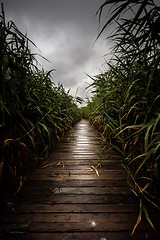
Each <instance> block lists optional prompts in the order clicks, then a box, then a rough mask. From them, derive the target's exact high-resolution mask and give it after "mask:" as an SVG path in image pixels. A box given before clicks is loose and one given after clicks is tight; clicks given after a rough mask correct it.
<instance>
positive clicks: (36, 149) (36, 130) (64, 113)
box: [0, 5, 79, 208]
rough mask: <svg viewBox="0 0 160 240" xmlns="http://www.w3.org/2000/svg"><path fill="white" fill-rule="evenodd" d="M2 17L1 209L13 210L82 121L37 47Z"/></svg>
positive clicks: (0, 109) (0, 49)
mask: <svg viewBox="0 0 160 240" xmlns="http://www.w3.org/2000/svg"><path fill="white" fill-rule="evenodd" d="M1 7H2V13H1V15H0V203H1V204H0V205H1V207H2V208H3V204H8V202H9V199H10V198H11V197H13V196H14V195H15V194H16V193H17V192H18V191H19V190H20V188H21V186H22V185H23V183H24V182H25V180H26V179H27V178H28V177H29V176H30V174H31V173H32V171H33V170H34V169H35V167H36V166H37V165H39V164H40V163H41V162H42V161H43V160H44V158H45V157H47V156H48V153H49V151H50V149H51V148H52V147H53V146H54V144H55V143H56V142H57V141H58V140H59V139H60V137H62V136H63V135H64V134H65V132H66V131H67V130H68V129H69V128H70V127H71V126H72V125H73V124H74V123H75V122H76V121H78V119H79V110H78V107H77V105H76V104H75V101H74V99H73V97H72V96H71V95H69V92H66V91H65V89H64V87H63V86H62V85H61V84H59V85H58V86H56V85H55V84H54V83H53V81H52V76H51V74H52V71H49V72H46V71H45V70H44V69H40V68H39V67H38V66H39V65H38V63H37V60H36V55H35V54H33V53H31V51H30V48H29V46H30V45H31V44H32V45H34V46H35V44H34V43H33V42H32V41H31V40H29V39H28V37H27V36H26V35H24V34H23V33H22V32H20V31H19V30H18V28H17V27H16V25H15V24H14V22H13V21H9V22H8V23H6V21H5V13H4V9H3V5H1ZM35 47H36V46H35Z"/></svg>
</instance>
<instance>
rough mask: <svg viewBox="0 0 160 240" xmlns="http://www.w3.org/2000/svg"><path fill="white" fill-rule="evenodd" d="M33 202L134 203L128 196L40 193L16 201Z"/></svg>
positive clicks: (133, 199)
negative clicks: (34, 196)
mask: <svg viewBox="0 0 160 240" xmlns="http://www.w3.org/2000/svg"><path fill="white" fill-rule="evenodd" d="M32 200H33V202H34V203H41V204H42V203H44V202H45V203H47V204H58V203H73V204H75V203H84V204H85V203H92V204H93V203H95V204H97V203H108V204H113V203H122V204H123V203H127V204H128V203H132V204H133V203H135V198H133V196H131V195H130V194H125V195H124V194H121V195H120V194H117V195H115V194H113V195H111V194H104V195H96V194H87V195H85V194H81V195H77V194H70V195H67V194H65V195H64V194H59V195H55V194H51V195H42V194H41V193H39V194H37V196H36V198H34V199H33V196H32V195H25V196H23V195H21V199H17V201H16V202H17V203H21V201H23V202H24V203H29V202H31V201H32Z"/></svg>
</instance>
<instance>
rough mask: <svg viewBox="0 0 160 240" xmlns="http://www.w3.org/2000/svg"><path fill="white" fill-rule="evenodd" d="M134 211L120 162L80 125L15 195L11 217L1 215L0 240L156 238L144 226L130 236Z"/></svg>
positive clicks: (87, 126) (84, 124)
mask: <svg viewBox="0 0 160 240" xmlns="http://www.w3.org/2000/svg"><path fill="white" fill-rule="evenodd" d="M138 211H139V206H138V202H137V199H135V197H134V195H133V194H132V193H131V191H130V190H129V189H128V186H127V182H126V173H125V171H124V169H123V167H122V165H121V157H120V156H119V154H117V153H116V152H114V151H113V150H112V151H109V152H106V151H104V150H103V151H102V149H101V144H100V134H99V133H98V131H97V130H96V129H95V128H94V127H93V126H91V125H90V123H89V121H88V120H81V121H80V122H78V123H77V124H76V125H75V126H74V127H73V128H72V129H71V131H70V132H69V133H68V135H67V136H66V137H65V138H64V139H63V140H62V142H61V143H59V144H57V146H56V148H55V150H54V151H53V152H52V153H51V154H50V156H49V158H48V160H47V161H46V162H45V163H44V164H43V165H42V166H40V167H39V168H38V169H37V170H36V171H35V172H34V174H33V175H32V177H31V178H30V180H29V181H28V183H26V185H25V187H24V188H23V190H22V191H21V192H20V193H19V194H18V195H17V197H16V199H15V213H14V214H9V215H5V216H1V228H0V229H1V234H0V239H3V240H5V239H6V240H7V239H8V240H18V239H21V240H44V239H46V240H54V239H55V240H72V239H73V240H75V239H77V240H80V239H82V240H90V239H93V240H106V239H107V240H115V239H117V240H129V239H133V240H143V239H152V240H156V239H160V232H154V231H153V230H152V229H151V228H150V226H149V224H148V223H147V222H144V223H143V224H140V225H139V227H138V229H137V232H136V233H135V234H134V236H133V237H131V236H130V234H131V231H132V229H133V227H134V224H135V223H136V220H137V217H138ZM151 214H152V215H153V217H155V218H157V219H158V216H157V215H158V213H155V212H154V211H153V212H152V209H151ZM157 225H158V222H157ZM158 229H159V228H158ZM159 231H160V230H159ZM146 233H147V234H146ZM146 237H147V238H146Z"/></svg>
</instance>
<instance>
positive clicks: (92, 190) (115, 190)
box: [21, 184, 130, 196]
mask: <svg viewBox="0 0 160 240" xmlns="http://www.w3.org/2000/svg"><path fill="white" fill-rule="evenodd" d="M28 190H30V191H28ZM40 191H41V195H51V194H76V195H81V194H94V195H104V194H116V195H117V194H130V190H129V188H128V187H104V186H102V187H97V186H96V187H78V188H77V187H66V186H64V187H63V186H62V187H57V185H56V184H54V185H52V186H51V187H48V185H43V186H39V187H37V186H36V187H35V186H34V187H32V188H31V187H30V186H29V189H28V188H27V189H25V191H22V192H21V194H23V196H24V195H32V196H33V195H35V196H36V195H37V194H38V193H39V192H40Z"/></svg>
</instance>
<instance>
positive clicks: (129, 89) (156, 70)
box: [88, 0, 160, 232]
mask: <svg viewBox="0 0 160 240" xmlns="http://www.w3.org/2000/svg"><path fill="white" fill-rule="evenodd" d="M107 9H109V11H107ZM106 13H107V14H106ZM104 14H105V16H107V18H106V19H107V20H106V23H105V24H104V26H103V27H102V28H101V31H100V33H99V35H98V37H97V39H98V38H99V36H100V35H101V34H102V33H103V34H104V33H105V31H106V30H108V31H109V30H110V29H112V28H111V27H110V25H111V24H113V29H114V31H112V32H110V35H109V37H107V40H108V41H109V40H110V41H111V42H112V46H113V47H112V52H111V54H112V56H113V57H112V59H111V61H109V62H108V63H107V64H108V70H107V71H105V72H102V73H101V74H98V75H97V76H94V77H91V78H92V80H93V84H92V85H91V86H92V87H93V92H94V97H93V98H92V100H91V101H90V102H89V103H88V108H89V109H90V119H91V120H92V122H93V123H94V124H95V125H96V126H97V127H98V128H99V129H100V130H101V131H102V132H103V136H104V137H103V140H104V141H106V144H109V145H110V147H113V148H114V149H116V150H117V151H118V152H119V153H120V154H121V155H122V158H123V165H124V167H125V169H126V171H127V175H128V185H129V187H130V189H131V190H132V192H133V193H134V194H135V196H137V197H138V199H139V202H140V212H139V216H138V219H137V223H136V224H135V228H134V229H133V232H134V231H135V229H136V227H137V225H138V224H139V223H140V221H141V219H142V216H144V217H145V218H146V219H147V220H148V222H149V223H150V225H151V226H152V227H153V228H154V226H153V223H152V220H151V219H150V217H149V214H148V206H150V204H151V205H153V206H154V207H155V208H160V134H159V130H160V105H159V101H160V29H159V26H160V8H159V6H157V5H156V4H155V3H154V1H152V0H145V1H141V0H137V1H136V3H135V1H134V0H127V1H119V2H118V1H115V0H106V1H104V4H103V5H102V6H101V7H100V8H99V10H98V11H97V15H98V16H99V21H101V18H102V16H104ZM108 31H107V33H108Z"/></svg>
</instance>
